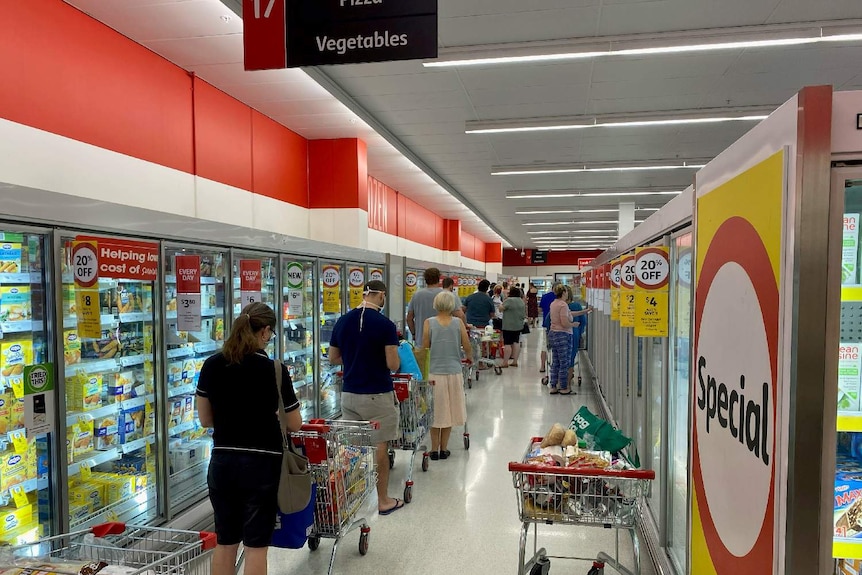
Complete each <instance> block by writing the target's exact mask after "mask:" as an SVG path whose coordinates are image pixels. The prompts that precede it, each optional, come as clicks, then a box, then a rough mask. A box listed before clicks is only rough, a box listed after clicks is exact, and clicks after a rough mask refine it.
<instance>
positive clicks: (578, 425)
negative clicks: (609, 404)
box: [569, 406, 640, 468]
mask: <svg viewBox="0 0 862 575" xmlns="http://www.w3.org/2000/svg"><path fill="white" fill-rule="evenodd" d="M569 429H572V430H573V431H574V432H575V433H576V434H577V436H578V439H592V441H593V442H594V443H595V447H596V449H600V450H601V451H610V452H611V453H619V452H622V451H623V450H624V449H626V448H627V447H628V446H629V445H631V443H632V440H631V439H630V438H628V437H626V436H625V435H623V434H622V432H621V431H620V430H619V429H616V428H615V427H614V426H613V425H611V424H610V423H608V422H607V421H605V420H604V419H602V418H601V417H598V416H597V415H594V414H593V413H592V412H591V411H590V410H589V409H587V406H583V407H581V408H580V409H579V410H578V412H577V413H575V416H574V417H572V423H571V425H569ZM587 443H590V442H589V441H587ZM626 459H628V460H629V463H631V464H632V465H634V466H635V467H636V468H639V467H640V457H639V456H638V453H637V449H635V450H634V453H633V454H631V456H630V455H629V454H628V453H627V454H626Z"/></svg>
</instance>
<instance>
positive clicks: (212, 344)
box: [194, 341, 221, 353]
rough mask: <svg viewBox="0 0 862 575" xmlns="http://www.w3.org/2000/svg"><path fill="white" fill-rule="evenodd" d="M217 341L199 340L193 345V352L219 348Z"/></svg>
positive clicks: (206, 351)
mask: <svg viewBox="0 0 862 575" xmlns="http://www.w3.org/2000/svg"><path fill="white" fill-rule="evenodd" d="M220 343H221V342H218V341H199V342H197V343H196V344H195V345H194V349H195V353H212V352H214V351H216V350H217V349H218V348H219V344H220Z"/></svg>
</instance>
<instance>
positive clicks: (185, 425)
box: [168, 421, 195, 435]
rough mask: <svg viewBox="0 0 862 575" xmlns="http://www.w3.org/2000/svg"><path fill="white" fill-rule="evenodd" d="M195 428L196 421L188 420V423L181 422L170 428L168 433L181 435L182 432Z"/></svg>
mask: <svg viewBox="0 0 862 575" xmlns="http://www.w3.org/2000/svg"><path fill="white" fill-rule="evenodd" d="M194 428H195V422H194V421H187V422H186V423H181V424H179V425H176V426H174V427H171V428H169V429H168V435H179V434H181V433H185V432H186V431H191V430H193V429H194Z"/></svg>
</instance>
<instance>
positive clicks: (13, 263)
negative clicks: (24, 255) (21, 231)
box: [0, 242, 21, 274]
mask: <svg viewBox="0 0 862 575" xmlns="http://www.w3.org/2000/svg"><path fill="white" fill-rule="evenodd" d="M20 272H21V244H20V243H11V242H3V243H0V274H17V273H20Z"/></svg>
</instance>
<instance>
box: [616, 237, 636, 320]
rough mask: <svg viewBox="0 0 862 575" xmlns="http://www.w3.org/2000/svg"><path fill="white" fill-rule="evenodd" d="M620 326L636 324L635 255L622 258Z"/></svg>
mask: <svg viewBox="0 0 862 575" xmlns="http://www.w3.org/2000/svg"><path fill="white" fill-rule="evenodd" d="M620 326H622V327H634V326H635V256H634V254H628V255H625V256H623V257H622V258H621V259H620Z"/></svg>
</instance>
